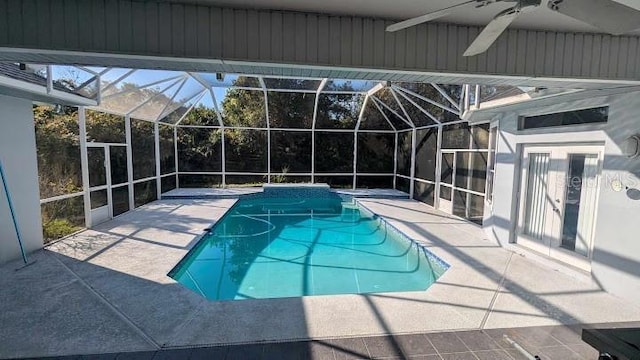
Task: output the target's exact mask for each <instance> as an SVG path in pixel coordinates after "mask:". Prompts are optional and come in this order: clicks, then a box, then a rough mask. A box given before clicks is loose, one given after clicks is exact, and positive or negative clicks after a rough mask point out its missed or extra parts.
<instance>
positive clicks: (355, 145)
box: [352, 85, 395, 190]
mask: <svg viewBox="0 0 640 360" xmlns="http://www.w3.org/2000/svg"><path fill="white" fill-rule="evenodd" d="M376 86H377V87H379V88H382V86H381V85H380V86H378V85H376ZM370 97H371V95H370V94H368V93H367V95H365V97H364V101H362V107H361V108H360V113H359V114H358V121H357V122H356V127H355V128H354V129H353V185H352V188H353V189H354V190H355V188H356V175H357V172H358V171H357V170H358V130H360V124H362V118H363V117H364V110H365V109H366V108H367V104H368V103H369V98H370ZM394 130H395V129H394Z"/></svg>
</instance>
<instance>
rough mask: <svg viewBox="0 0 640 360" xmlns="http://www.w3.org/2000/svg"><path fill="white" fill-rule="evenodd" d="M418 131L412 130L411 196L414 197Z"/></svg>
mask: <svg viewBox="0 0 640 360" xmlns="http://www.w3.org/2000/svg"><path fill="white" fill-rule="evenodd" d="M417 133H418V131H417V130H416V129H415V128H413V129H412V130H411V168H410V169H411V184H409V198H410V199H413V198H414V196H413V188H414V186H415V181H414V180H415V177H416V142H417Z"/></svg>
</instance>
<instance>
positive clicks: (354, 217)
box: [340, 202, 360, 223]
mask: <svg viewBox="0 0 640 360" xmlns="http://www.w3.org/2000/svg"><path fill="white" fill-rule="evenodd" d="M340 218H341V220H342V221H344V222H351V223H355V222H358V220H359V219H360V208H359V207H358V205H356V204H354V203H352V202H343V203H342V213H341V215H340Z"/></svg>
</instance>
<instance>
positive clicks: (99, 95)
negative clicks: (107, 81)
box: [96, 74, 102, 106]
mask: <svg viewBox="0 0 640 360" xmlns="http://www.w3.org/2000/svg"><path fill="white" fill-rule="evenodd" d="M96 81H97V82H98V89H97V90H96V103H97V105H98V106H100V104H102V75H101V74H98V75H96Z"/></svg>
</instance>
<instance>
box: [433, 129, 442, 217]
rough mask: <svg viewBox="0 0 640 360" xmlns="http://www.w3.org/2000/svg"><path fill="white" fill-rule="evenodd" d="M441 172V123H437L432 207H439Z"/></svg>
mask: <svg viewBox="0 0 640 360" xmlns="http://www.w3.org/2000/svg"><path fill="white" fill-rule="evenodd" d="M441 174H442V124H439V125H438V137H437V140H436V173H435V174H434V175H435V179H436V188H435V191H434V192H433V207H435V208H436V209H438V208H440V175H441Z"/></svg>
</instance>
